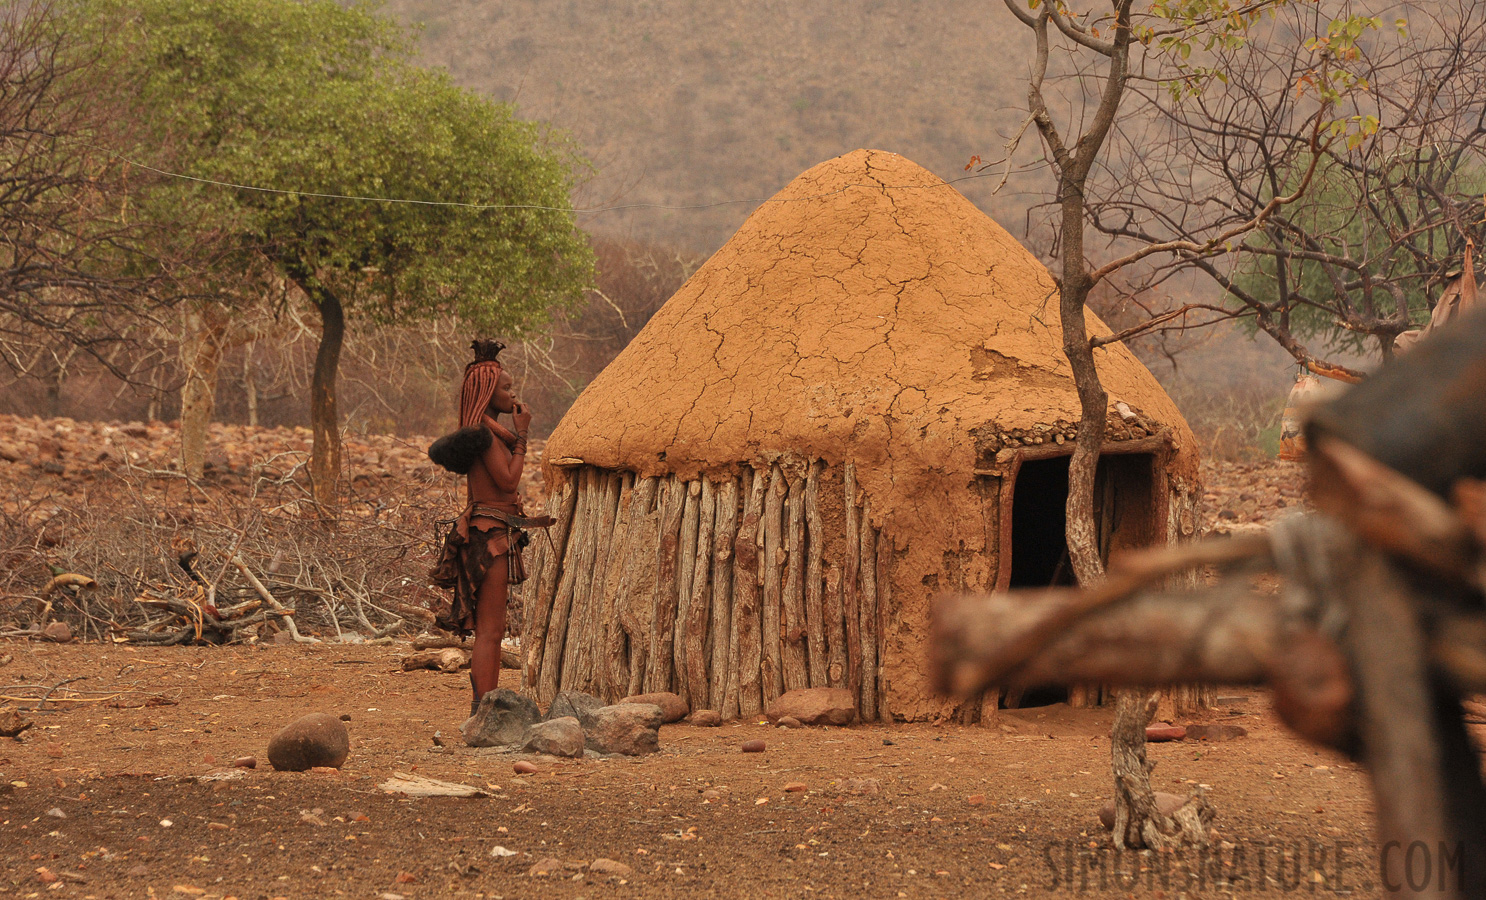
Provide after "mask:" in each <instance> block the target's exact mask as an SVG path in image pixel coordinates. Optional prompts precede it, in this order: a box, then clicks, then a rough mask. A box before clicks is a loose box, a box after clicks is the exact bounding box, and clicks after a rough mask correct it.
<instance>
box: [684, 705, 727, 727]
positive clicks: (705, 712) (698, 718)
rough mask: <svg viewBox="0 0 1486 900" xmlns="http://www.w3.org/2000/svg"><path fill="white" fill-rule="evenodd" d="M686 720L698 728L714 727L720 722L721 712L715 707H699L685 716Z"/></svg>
mask: <svg viewBox="0 0 1486 900" xmlns="http://www.w3.org/2000/svg"><path fill="white" fill-rule="evenodd" d="M686 721H687V722H688V723H690V724H692V725H696V726H698V727H700V728H716V727H717V726H719V725H721V724H722V713H720V712H718V711H717V710H715V709H699V710H697V711H696V712H694V713H692V714H691V715H689V716H687V717H686Z"/></svg>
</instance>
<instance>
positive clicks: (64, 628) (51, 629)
mask: <svg viewBox="0 0 1486 900" xmlns="http://www.w3.org/2000/svg"><path fill="white" fill-rule="evenodd" d="M41 636H42V637H44V638H46V639H47V640H49V641H51V642H52V643H54V644H65V643H67V642H68V641H71V640H72V626H71V625H68V624H67V623H66V622H52V623H50V624H48V625H47V626H46V627H45V628H43V629H41Z"/></svg>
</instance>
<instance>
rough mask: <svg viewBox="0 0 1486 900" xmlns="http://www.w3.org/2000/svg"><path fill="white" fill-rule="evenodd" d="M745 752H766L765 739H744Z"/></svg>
mask: <svg viewBox="0 0 1486 900" xmlns="http://www.w3.org/2000/svg"><path fill="white" fill-rule="evenodd" d="M743 752H744V753H763V752H764V742H763V741H760V740H752V741H744V742H743Z"/></svg>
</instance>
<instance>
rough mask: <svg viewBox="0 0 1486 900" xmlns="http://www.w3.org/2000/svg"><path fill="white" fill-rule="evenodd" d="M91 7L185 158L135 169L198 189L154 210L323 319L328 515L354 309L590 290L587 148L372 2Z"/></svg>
mask: <svg viewBox="0 0 1486 900" xmlns="http://www.w3.org/2000/svg"><path fill="white" fill-rule="evenodd" d="M83 8H84V9H85V10H86V12H87V14H88V15H89V17H90V21H91V22H92V23H93V25H94V27H95V28H98V29H99V32H98V34H99V37H100V39H101V40H109V41H111V42H113V44H114V46H117V47H118V48H119V53H120V54H121V55H123V56H125V57H127V58H129V59H131V60H132V61H133V62H134V64H135V65H136V66H138V67H139V70H140V71H141V72H142V83H143V89H142V96H141V106H142V108H144V109H146V110H148V115H149V117H150V125H151V129H152V132H153V134H154V135H155V136H156V138H157V141H158V143H157V146H159V147H162V148H164V147H169V148H173V149H172V150H170V152H169V153H168V154H166V155H165V156H163V157H155V156H152V155H150V154H149V153H148V152H147V151H146V150H144V149H142V150H141V151H139V152H140V154H141V155H142V156H143V157H144V158H141V159H137V160H136V161H137V162H141V163H144V164H146V165H153V166H155V167H156V168H167V167H168V168H170V169H171V170H172V171H174V172H177V173H179V174H180V175H183V176H188V178H189V179H195V180H188V179H185V178H183V179H178V182H179V185H178V189H177V191H176V192H175V193H174V195H173V196H171V197H169V198H168V199H167V200H166V201H165V202H164V203H160V204H157V205H156V206H155V208H154V209H153V210H151V211H150V214H153V215H158V216H172V215H178V214H180V212H181V211H182V210H187V209H189V210H192V214H191V220H192V221H193V222H194V223H195V227H198V228H216V229H219V230H220V231H221V233H222V235H223V237H224V243H223V248H224V249H223V251H222V253H221V255H220V259H221V260H223V261H224V263H230V264H225V265H224V267H223V268H222V269H221V270H220V274H221V275H222V276H225V278H227V279H229V280H230V279H231V278H232V277H235V276H237V275H238V273H260V274H261V273H262V272H263V271H266V273H267V275H268V277H279V278H283V279H287V280H288V281H289V282H291V283H292V284H293V285H294V286H296V287H297V288H299V290H300V291H302V292H303V294H304V296H305V297H306V298H308V302H309V303H311V304H312V305H313V306H314V308H315V310H316V311H317V313H318V314H319V318H320V322H321V325H322V328H323V330H322V334H321V339H320V343H319V348H318V352H317V355H316V359H315V368H314V375H313V379H312V387H311V390H312V395H311V398H310V409H311V421H312V424H313V430H314V450H313V456H312V464H311V473H312V476H313V479H314V490H315V497H316V499H317V500H318V501H319V502H320V503H321V504H322V506H324V507H327V508H329V507H332V506H333V505H334V500H335V493H336V484H337V480H338V477H339V473H340V436H339V427H338V422H339V420H338V415H337V411H336V371H337V367H338V364H339V359H340V353H341V348H342V343H343V341H344V338H345V327H346V320H347V317H348V316H364V317H366V318H367V319H369V320H371V321H373V322H377V323H406V322H410V321H416V320H419V319H425V318H428V317H432V316H437V315H446V314H451V313H452V314H455V315H457V316H459V317H460V318H461V319H463V320H465V321H466V322H468V323H470V324H471V325H472V326H473V327H475V328H477V329H480V330H485V331H501V332H506V333H521V332H522V331H524V330H526V329H528V328H530V327H532V326H534V325H536V324H539V323H540V322H542V321H543V320H544V319H545V317H546V315H547V313H548V310H550V309H552V308H554V307H560V306H563V305H566V304H569V303H573V302H576V301H577V300H578V299H580V298H581V296H582V292H583V290H584V288H586V287H587V286H588V285H589V283H590V282H591V279H592V256H591V251H590V249H589V247H588V244H587V242H586V240H585V239H584V237H583V236H582V234H581V233H580V232H579V231H578V229H577V228H576V226H575V224H574V219H573V213H572V208H571V200H570V195H571V190H572V187H573V185H574V182H575V178H576V176H577V175H578V174H579V173H580V172H582V171H583V170H584V168H585V163H584V161H583V160H582V159H581V157H580V156H579V155H578V153H577V151H576V149H575V148H574V147H573V145H572V144H571V143H570V142H569V141H568V140H567V139H566V138H565V137H563V136H562V135H560V134H557V133H555V132H552V131H551V130H549V129H547V128H545V127H543V126H541V125H539V124H536V123H531V122H525V121H521V120H519V119H517V118H516V117H515V116H514V114H513V111H512V109H511V108H510V107H508V106H505V105H502V104H499V103H495V102H493V101H490V100H488V99H485V98H482V97H479V96H477V95H475V94H473V93H471V92H469V91H467V90H464V89H461V88H459V87H458V86H456V85H455V84H453V82H452V81H451V80H450V79H449V78H448V76H447V75H446V74H444V73H442V72H434V71H430V70H426V69H422V68H419V67H417V66H415V65H413V64H412V62H411V56H410V54H411V44H410V42H409V39H408V36H407V35H406V34H405V33H403V32H402V31H401V29H400V28H399V27H398V26H397V25H396V24H395V23H393V22H391V21H389V20H387V19H385V18H382V17H380V16H378V15H377V14H376V12H375V9H374V7H372V6H371V5H368V4H364V3H355V4H352V5H350V6H342V5H340V4H339V3H336V2H334V0H83ZM120 37H122V38H123V40H120V39H119V38H120ZM156 159H159V160H160V162H155V160H156ZM352 198H378V199H375V200H368V199H352Z"/></svg>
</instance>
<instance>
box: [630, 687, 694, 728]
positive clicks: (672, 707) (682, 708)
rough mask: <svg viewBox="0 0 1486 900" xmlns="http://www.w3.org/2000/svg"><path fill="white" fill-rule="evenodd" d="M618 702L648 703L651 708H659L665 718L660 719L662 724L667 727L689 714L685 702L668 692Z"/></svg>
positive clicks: (642, 695)
mask: <svg viewBox="0 0 1486 900" xmlns="http://www.w3.org/2000/svg"><path fill="white" fill-rule="evenodd" d="M619 702H620V703H649V704H651V705H652V706H659V707H660V711H661V713H662V714H663V715H664V716H665V718H664V719H662V722H664V723H665V724H667V725H669V724H671V723H672V722H679V721H681V720H682V719H684V718H686V714H687V713H688V712H691V707H690V706H688V705H687V704H686V701H685V700H682V699H681V698H680V697H678V696H676V695H675V694H672V693H670V692H669V691H657V692H655V693H653V694H636V695H635V696H633V697H625V698H624V699H623V700H620V701H619Z"/></svg>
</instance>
